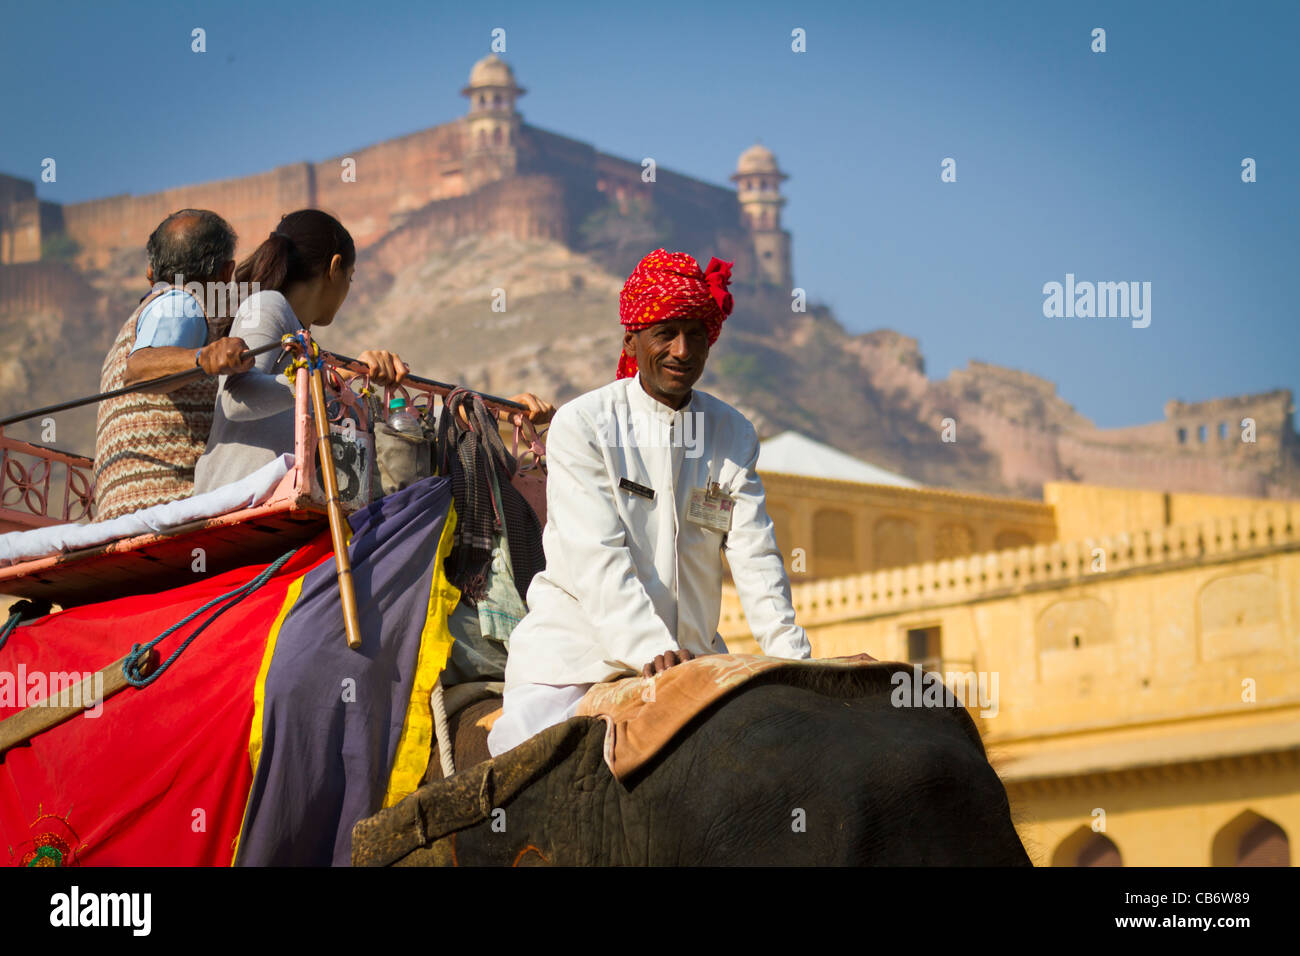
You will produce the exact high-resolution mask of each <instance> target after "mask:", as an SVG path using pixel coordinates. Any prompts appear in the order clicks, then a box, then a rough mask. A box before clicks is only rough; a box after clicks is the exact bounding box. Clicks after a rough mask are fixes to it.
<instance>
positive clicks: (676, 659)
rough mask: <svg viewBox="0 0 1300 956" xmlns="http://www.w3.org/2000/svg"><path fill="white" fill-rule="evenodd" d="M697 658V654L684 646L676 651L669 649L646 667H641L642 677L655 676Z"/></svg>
mask: <svg viewBox="0 0 1300 956" xmlns="http://www.w3.org/2000/svg"><path fill="white" fill-rule="evenodd" d="M694 659H695V655H694V654H692V653H691V652H690V651H688V650H686V648H684V647H679V648H678V649H677V650H675V651H668V652H666V653H664V654H660V655H659V656H658V657H656V658H655V659H654V660H652V661H651V662H650V663H649V664H647V665H646V666H645V667H643V668H641V676H642V677H654V676H655V674H662V673H663V672H664V671H666V670H668V668H670V667H676V666H677V665H678V664H685V663H686V662H687V661H691V660H694Z"/></svg>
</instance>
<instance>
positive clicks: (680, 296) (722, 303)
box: [618, 249, 732, 378]
mask: <svg viewBox="0 0 1300 956" xmlns="http://www.w3.org/2000/svg"><path fill="white" fill-rule="evenodd" d="M731 266H732V263H730V262H723V261H722V260H721V259H717V258H714V259H710V260H709V267H708V268H707V269H705V270H704V271H703V272H701V271H700V266H699V263H697V262H696V261H695V260H694V259H693V258H691V257H690V256H689V255H687V254H686V253H684V252H669V251H668V250H667V249H656V250H655V251H654V252H652V253H650V254H649V255H648V256H646V257H645V258H644V259H642V260H641V261H640V262H639V263H637V267H636V268H635V269H633V270H632V274H631V275H630V276H628V277H627V282H625V283H623V294H622V295H620V296H619V300H618V317H619V319H620V320H621V321H622V322H623V327H624V328H626V329H628V330H629V331H632V332H640V331H641V330H642V329H648V328H649V327H650V326H652V325H656V324H658V323H659V322H667V321H669V320H671V319H699V320H700V321H701V322H703V323H704V325H705V327H706V328H707V329H708V332H709V345H713V343H714V342H716V341H718V333H719V332H721V331H722V322H723V320H724V319H726V317H727V316H729V315H730V314H731V305H732V303H731V293H730V292H728V291H727V284H728V283H729V282H731ZM636 371H637V369H636V359H635V358H634V357H632V356H631V355H628V354H627V353H626V352H623V353H621V354H620V355H619V358H618V377H619V378H630V377H631V376H633V375H635V374H636Z"/></svg>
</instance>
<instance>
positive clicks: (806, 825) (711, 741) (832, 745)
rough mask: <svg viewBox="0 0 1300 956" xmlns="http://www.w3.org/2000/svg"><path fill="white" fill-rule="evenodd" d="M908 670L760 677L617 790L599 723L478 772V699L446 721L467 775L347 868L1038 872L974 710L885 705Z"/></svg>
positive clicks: (360, 834)
mask: <svg viewBox="0 0 1300 956" xmlns="http://www.w3.org/2000/svg"><path fill="white" fill-rule="evenodd" d="M679 666H689V665H685V664H683V665H679ZM911 669H912V666H911V665H910V664H902V663H888V662H876V663H873V664H870V665H867V666H863V667H857V668H853V669H840V670H821V669H817V668H804V669H802V670H796V669H793V668H792V669H787V670H775V671H771V672H768V673H765V674H762V675H759V676H757V677H755V678H754V679H752V680H750V681H749V682H748V683H746V684H744V685H743V686H741V687H739V688H738V689H736V690H735V691H733V692H732V693H731V694H730V695H729V696H726V697H723V698H722V699H721V700H719V701H715V702H714V703H713V704H712V705H711V706H709V707H708V708H707V709H705V710H704V711H702V712H701V713H700V714H698V715H697V716H696V717H695V718H694V719H693V720H692V721H691V722H690V723H689V724H687V726H686V727H685V728H684V729H683V730H682V731H681V732H679V733H678V734H677V735H676V736H675V737H674V739H673V740H672V741H671V742H670V744H669V745H668V746H667V747H665V748H663V749H662V750H661V751H660V752H658V753H657V754H655V756H654V757H653V758H652V759H651V760H650V761H649V762H648V763H646V764H645V765H644V766H642V767H640V768H639V769H637V770H636V771H635V773H634V774H633V775H632V776H629V777H627V778H626V779H624V780H622V781H620V780H618V779H616V778H615V777H614V775H613V774H612V773H611V771H610V768H609V766H608V765H607V764H606V762H605V759H604V745H605V733H606V729H605V723H604V721H602V720H600V719H598V718H592V717H574V718H571V719H570V720H568V721H565V722H564V723H561V724H557V725H555V726H552V727H550V728H548V729H546V730H544V731H543V732H542V733H540V734H537V735H536V736H534V737H532V738H531V739H529V740H527V741H525V742H524V743H523V744H521V745H519V746H518V747H516V748H515V749H513V750H511V751H509V752H507V753H504V754H501V755H500V756H498V757H496V758H487V759H481V758H485V757H486V748H485V746H484V744H483V738H484V737H485V735H486V730H484V729H483V726H482V724H483V723H485V722H484V721H482V720H480V718H481V717H482V716H483V715H484V714H486V713H487V712H488V711H490V710H492V709H494V708H495V707H496V706H498V704H497V703H496V702H494V701H480V702H478V703H476V704H474V705H472V706H470V707H468V708H466V709H465V710H464V711H462V712H461V713H460V714H459V715H458V717H459V719H453V732H454V734H455V746H454V747H453V751H454V753H455V754H456V756H457V758H458V762H457V766H458V767H462V766H463V768H464V769H460V770H459V772H456V773H454V774H453V775H452V776H450V777H449V778H447V779H445V780H443V779H438V777H439V775H440V774H439V772H438V771H437V770H436V769H435V767H434V766H431V768H430V772H429V773H428V774H426V779H427V780H428V782H427V783H425V784H424V785H423V786H421V787H420V788H419V789H418V790H417V791H415V792H414V793H412V794H411V795H410V796H408V797H406V798H405V799H404V800H402V801H401V802H400V803H398V804H397V805H395V806H393V807H390V808H388V809H385V810H382V811H380V812H379V813H378V814H376V815H374V816H372V817H370V818H368V819H365V820H362V821H361V822H359V823H358V824H357V825H356V826H355V827H354V829H353V844H352V863H353V865H371V866H373V865H378V866H388V865H392V866H435V865H500V866H521V865H547V864H550V865H562V866H589V865H652V866H664V865H667V866H716V865H799V866H804V865H884V866H893V865H925V866H960V865H982V866H989V865H992V866H1029V865H1032V864H1031V862H1030V859H1029V857H1028V855H1027V854H1026V852H1025V849H1024V847H1023V845H1022V844H1021V842H1020V839H1019V837H1018V836H1017V834H1016V830H1015V827H1014V826H1013V824H1012V818H1011V812H1010V807H1009V804H1008V800H1007V794H1006V790H1005V788H1004V787H1003V785H1002V782H1001V781H1000V780H999V778H998V776H997V774H996V773H995V771H994V770H993V768H992V766H991V765H990V764H989V762H988V759H987V757H986V755H985V751H984V746H983V743H982V741H981V739H980V735H979V731H978V730H977V728H976V726H975V722H974V720H973V719H972V718H971V716H970V714H969V713H968V712H967V711H966V709H965V708H964V707H962V706H960V705H959V704H957V703H956V701H955V698H953V697H952V695H951V693H950V692H949V693H948V698H947V700H946V701H945V703H946V706H938V707H903V706H896V705H895V704H894V703H893V702H892V701H891V689H892V687H893V686H894V683H893V676H894V674H896V673H898V672H899V671H900V670H905V671H907V672H909V673H910V672H911ZM431 764H432V765H436V764H437V758H436V757H435V758H434V759H433V760H432V761H431Z"/></svg>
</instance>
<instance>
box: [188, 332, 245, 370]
mask: <svg viewBox="0 0 1300 956" xmlns="http://www.w3.org/2000/svg"><path fill="white" fill-rule="evenodd" d="M248 350H249V349H248V344H247V343H246V342H245V341H244V340H243V339H233V338H226V339H217V340H216V341H215V342H213V343H212V344H211V345H205V346H204V347H203V348H202V349H201V350H200V351H199V368H201V369H203V371H204V372H206V373H207V374H208V375H237V374H239V373H240V372H247V371H248V370H249V369H251V368H252V367H253V357H252V356H251V355H250V356H249V357H248V358H240V356H241V355H243V353H245V352H247V351H248Z"/></svg>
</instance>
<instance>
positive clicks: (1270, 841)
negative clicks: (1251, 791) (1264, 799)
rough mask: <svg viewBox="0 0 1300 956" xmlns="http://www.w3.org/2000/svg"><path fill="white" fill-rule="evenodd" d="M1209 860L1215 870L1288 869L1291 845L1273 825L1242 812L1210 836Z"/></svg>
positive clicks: (1275, 825)
mask: <svg viewBox="0 0 1300 956" xmlns="http://www.w3.org/2000/svg"><path fill="white" fill-rule="evenodd" d="M1210 859H1211V862H1212V863H1213V864H1214V865H1215V866H1290V865H1291V841H1290V840H1289V839H1288V838H1287V835H1286V831H1285V830H1283V829H1282V828H1281V827H1280V826H1279V825H1278V824H1277V823H1275V822H1273V821H1272V820H1270V819H1268V818H1267V817H1264V816H1261V815H1260V814H1258V813H1256V812H1255V811H1254V810H1243V811H1242V812H1241V813H1239V814H1237V816H1235V817H1233V818H1232V819H1231V820H1229V821H1228V822H1227V823H1225V824H1224V825H1223V827H1222V829H1220V830H1219V832H1218V833H1216V834H1215V835H1214V842H1213V844H1212V845H1211V848H1210Z"/></svg>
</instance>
